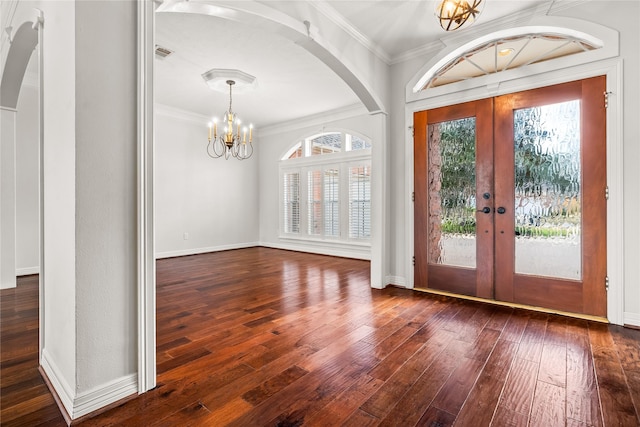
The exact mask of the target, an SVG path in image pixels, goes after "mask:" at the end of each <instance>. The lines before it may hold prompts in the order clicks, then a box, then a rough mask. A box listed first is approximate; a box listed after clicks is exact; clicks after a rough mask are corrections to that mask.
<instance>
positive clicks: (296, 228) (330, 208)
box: [280, 132, 371, 243]
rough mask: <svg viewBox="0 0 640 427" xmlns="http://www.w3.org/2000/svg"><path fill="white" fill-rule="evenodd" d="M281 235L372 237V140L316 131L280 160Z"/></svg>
mask: <svg viewBox="0 0 640 427" xmlns="http://www.w3.org/2000/svg"><path fill="white" fill-rule="evenodd" d="M280 176H281V185H282V195H281V203H282V204H281V206H282V211H281V215H282V221H281V223H282V230H281V232H282V233H283V237H295V238H299V239H314V240H318V239H319V240H328V241H339V242H349V241H352V242H356V241H358V242H364V243H366V242H367V241H368V240H369V239H370V238H371V142H370V141H368V140H367V139H365V138H362V137H360V136H356V135H352V134H349V133H344V132H327V133H322V134H315V135H312V136H310V137H308V138H305V139H304V140H302V141H299V142H297V143H295V144H293V145H292V146H291V148H290V149H289V150H287V152H286V154H285V155H284V156H283V158H282V161H281V163H280Z"/></svg>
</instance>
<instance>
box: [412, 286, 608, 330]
mask: <svg viewBox="0 0 640 427" xmlns="http://www.w3.org/2000/svg"><path fill="white" fill-rule="evenodd" d="M413 290H414V291H420V292H426V293H429V294H435V295H442V296H446V297H452V298H459V299H464V300H469V301H477V302H484V303H488V304H494V305H501V306H504V307H511V308H521V309H524V310H530V311H538V312H541V313H549V314H559V315H561V316H566V317H573V318H576V319H582V320H590V321H592V322H600V323H609V320H608V319H607V318H605V317H600V316H592V315H589V314H580V313H571V312H568V311H561V310H553V309H551V308H544V307H536V306H533V305H526V304H518V303H515V302H506V301H497V300H494V299H487V298H480V297H472V296H470V295H462V294H454V293H452V292H447V291H440V290H437V289H429V288H413Z"/></svg>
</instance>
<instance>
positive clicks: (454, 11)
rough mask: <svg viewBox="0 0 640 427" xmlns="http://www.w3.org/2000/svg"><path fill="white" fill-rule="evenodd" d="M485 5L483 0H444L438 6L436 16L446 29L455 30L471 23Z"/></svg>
mask: <svg viewBox="0 0 640 427" xmlns="http://www.w3.org/2000/svg"><path fill="white" fill-rule="evenodd" d="M482 6H483V0H442V1H441V2H440V3H438V6H437V7H436V16H437V17H438V20H439V21H440V26H441V27H442V28H443V29H444V30H445V31H453V30H457V29H458V28H460V27H462V26H463V25H464V24H465V23H467V22H468V23H469V25H471V24H472V23H473V22H474V21H475V20H476V18H477V17H478V15H479V14H480V10H481V8H482Z"/></svg>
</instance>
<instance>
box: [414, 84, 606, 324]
mask: <svg viewBox="0 0 640 427" xmlns="http://www.w3.org/2000/svg"><path fill="white" fill-rule="evenodd" d="M605 90H606V82H605V77H595V78H591V79H585V80H581V81H576V82H570V83H564V84H561V85H556V86H551V87H546V88H541V89H534V90H529V91H525V92H519V93H515V94H509V95H504V96H499V97H495V98H490V99H483V100H479V101H473V102H468V103H464V104H458V105H453V106H449V107H443V108H437V109H433V110H428V111H421V112H417V113H415V115H414V162H415V164H414V171H415V183H414V186H415V188H414V189H415V206H414V208H415V215H414V218H415V227H414V230H415V236H414V241H415V271H414V273H415V274H414V278H415V287H416V288H430V289H437V290H443V291H448V292H453V293H457V294H465V295H472V296H478V297H482V298H488V299H496V300H500V301H506V302H513V303H519V304H526V305H531V306H538V307H544V308H549V309H555V310H562V311H567V312H573V313H582V314H589V315H594V316H601V317H605V316H606V306H607V304H606V288H605V280H606V197H605V192H606V169H605V165H606V157H605V156H606V141H605V138H606V123H605V119H606V117H605V106H604V96H603V94H604V92H605Z"/></svg>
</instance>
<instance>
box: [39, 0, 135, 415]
mask: <svg viewBox="0 0 640 427" xmlns="http://www.w3.org/2000/svg"><path fill="white" fill-rule="evenodd" d="M136 3H137V2H135V1H116V2H112V1H92V2H87V1H78V2H75V14H76V15H75V26H76V37H75V51H76V61H75V91H76V109H75V131H76V134H75V155H76V162H75V174H76V179H75V200H76V207H75V235H76V239H75V244H76V292H77V294H76V302H77V304H76V313H77V319H76V331H77V334H78V336H77V340H78V341H77V346H76V357H77V362H76V363H77V366H76V375H77V377H76V388H77V392H78V397H83V396H85V395H86V394H87V393H90V392H91V391H92V390H93V389H96V388H97V389H100V388H102V387H106V386H107V385H108V384H109V383H110V382H113V381H119V382H121V383H126V382H127V381H128V380H130V379H131V376H133V378H134V379H133V384H129V385H133V387H132V389H133V391H135V390H136V387H135V378H136V375H135V374H136V373H137V370H138V363H137V336H138V334H137V330H136V327H137V303H136V298H137V261H136V260H137V217H136V212H137V199H136V194H137V190H136V188H137V174H136V170H137V161H136V158H137V148H136V147H137V144H136V140H137V127H136V126H137V120H136V110H137V99H136V87H137V72H136V63H137V49H136V38H137V33H136V29H137V20H136V18H137V12H136V11H137V5H136ZM114 23H117V25H114ZM45 25H48V24H45ZM47 46H48V44H45V49H46V48H47ZM45 71H46V68H45ZM45 90H46V87H45ZM45 95H46V93H45ZM45 143H46V141H45ZM45 145H46V144H45ZM45 214H46V211H45ZM98 336H99V337H100V339H96V338H97V337H98ZM110 397H111V398H113V397H114V396H110ZM121 397H122V396H121ZM75 404H76V408H74V410H75V411H77V412H78V413H81V412H82V411H84V410H87V408H82V409H80V408H79V405H80V402H79V401H76V402H75ZM89 409H90V408H89Z"/></svg>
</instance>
